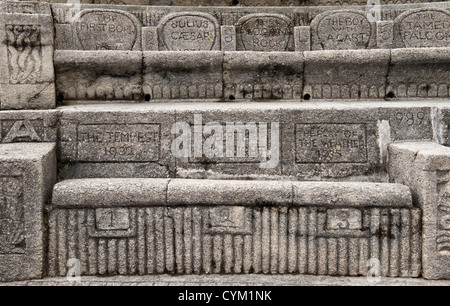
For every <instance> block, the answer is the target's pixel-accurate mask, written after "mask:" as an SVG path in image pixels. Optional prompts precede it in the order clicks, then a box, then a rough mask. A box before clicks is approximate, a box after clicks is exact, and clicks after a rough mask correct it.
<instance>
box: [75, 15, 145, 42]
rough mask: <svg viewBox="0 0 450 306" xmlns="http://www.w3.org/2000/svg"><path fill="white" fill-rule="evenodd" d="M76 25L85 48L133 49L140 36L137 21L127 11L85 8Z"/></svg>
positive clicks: (80, 40) (78, 35)
mask: <svg viewBox="0 0 450 306" xmlns="http://www.w3.org/2000/svg"><path fill="white" fill-rule="evenodd" d="M77 20H78V22H77V23H76V25H75V29H76V33H77V37H78V41H79V42H80V45H81V47H82V48H83V49H84V50H133V49H134V47H135V45H136V41H137V38H138V37H139V36H138V32H139V29H138V26H137V21H136V20H134V16H133V15H131V14H128V13H126V12H121V11H113V10H85V11H82V12H81V13H80V14H79V17H78V18H77Z"/></svg>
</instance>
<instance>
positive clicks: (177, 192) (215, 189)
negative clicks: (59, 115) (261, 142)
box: [53, 179, 412, 208]
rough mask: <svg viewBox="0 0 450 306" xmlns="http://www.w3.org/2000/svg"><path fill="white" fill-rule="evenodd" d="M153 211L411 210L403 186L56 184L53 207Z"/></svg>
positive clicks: (84, 181)
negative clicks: (171, 208) (179, 207)
mask: <svg viewBox="0 0 450 306" xmlns="http://www.w3.org/2000/svg"><path fill="white" fill-rule="evenodd" d="M124 203H126V204H127V206H130V207H131V206H139V207H141V206H154V205H244V206H254V205H256V206H258V205H294V206H330V207H395V208H400V207H402V208H407V207H412V199H411V194H410V191H409V188H408V187H406V186H403V185H399V184H381V183H359V182H351V183H335V182H286V181H233V180H183V179H173V180H166V179H81V180H68V181H63V182H61V183H59V184H57V185H56V186H55V188H54V191H53V205H54V206H55V207H58V208H63V207H87V208H95V207H116V206H118V207H122V206H123V205H124Z"/></svg>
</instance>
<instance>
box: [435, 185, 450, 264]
mask: <svg viewBox="0 0 450 306" xmlns="http://www.w3.org/2000/svg"><path fill="white" fill-rule="evenodd" d="M437 210H438V212H437V217H438V220H437V222H438V224H437V230H438V234H437V236H436V244H437V250H438V252H439V254H441V255H450V188H447V189H446V191H445V192H444V194H443V195H442V197H441V199H440V203H439V206H438V208H437Z"/></svg>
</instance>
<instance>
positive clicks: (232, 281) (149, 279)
mask: <svg viewBox="0 0 450 306" xmlns="http://www.w3.org/2000/svg"><path fill="white" fill-rule="evenodd" d="M69 285H71V283H69V282H68V281H67V279H66V278H65V277H56V278H46V279H42V280H32V281H26V282H12V283H0V286H69ZM76 285H77V284H76ZM78 286H450V281H430V280H425V279H421V278H382V279H381V281H380V282H379V283H371V282H369V281H368V280H367V278H365V277H334V276H310V275H284V276H278V275H233V276H231V275H214V276H209V275H200V276H199V275H190V276H176V277H174V276H170V275H158V276H129V277H128V276H114V277H95V276H93V277H91V276H86V277H82V278H81V283H80V284H78Z"/></svg>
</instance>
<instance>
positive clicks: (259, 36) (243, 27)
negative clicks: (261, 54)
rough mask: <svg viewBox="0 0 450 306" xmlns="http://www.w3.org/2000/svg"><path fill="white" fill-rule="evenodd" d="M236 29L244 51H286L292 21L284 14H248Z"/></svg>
mask: <svg viewBox="0 0 450 306" xmlns="http://www.w3.org/2000/svg"><path fill="white" fill-rule="evenodd" d="M237 31H238V36H239V39H240V43H241V45H242V48H243V49H244V50H246V51H287V50H288V48H289V47H290V45H292V39H293V23H292V21H291V20H290V19H289V18H287V17H286V16H284V15H271V14H267V15H260V14H257V15H248V16H246V17H244V18H242V19H241V20H240V21H239V23H238V27H237Z"/></svg>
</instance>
